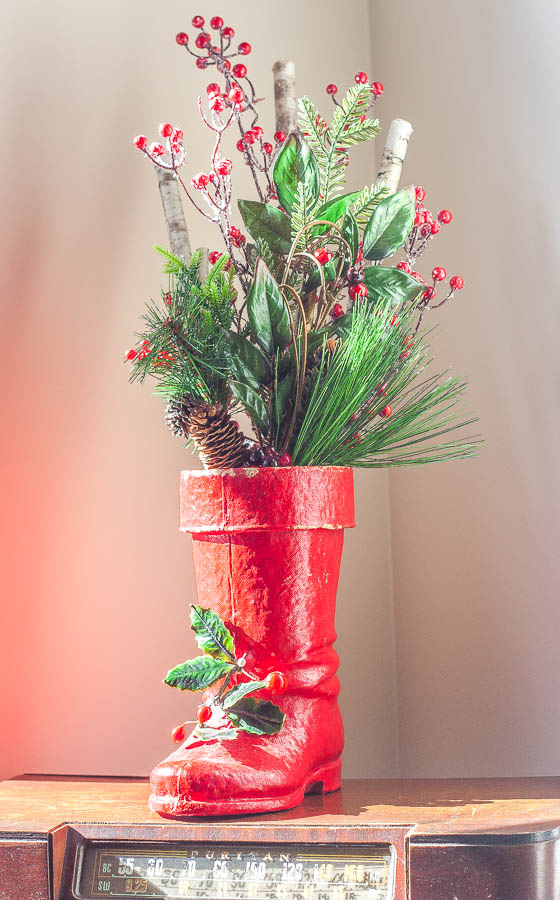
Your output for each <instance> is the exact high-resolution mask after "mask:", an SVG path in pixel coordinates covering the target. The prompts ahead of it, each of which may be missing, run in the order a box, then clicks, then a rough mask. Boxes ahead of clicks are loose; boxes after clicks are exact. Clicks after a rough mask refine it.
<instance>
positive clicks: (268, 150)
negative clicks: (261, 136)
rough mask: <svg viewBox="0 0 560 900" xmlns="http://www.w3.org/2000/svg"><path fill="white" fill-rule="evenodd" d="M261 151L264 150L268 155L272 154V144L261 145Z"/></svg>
mask: <svg viewBox="0 0 560 900" xmlns="http://www.w3.org/2000/svg"><path fill="white" fill-rule="evenodd" d="M263 150H264V152H265V153H269V154H270V153H272V151H273V150H274V147H273V146H272V144H269V143H268V141H267V142H266V144H263Z"/></svg>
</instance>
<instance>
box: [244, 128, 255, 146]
mask: <svg viewBox="0 0 560 900" xmlns="http://www.w3.org/2000/svg"><path fill="white" fill-rule="evenodd" d="M243 140H244V141H245V143H246V144H254V143H255V135H254V134H253V132H252V131H251V130H249V131H246V132H245V134H244V135H243Z"/></svg>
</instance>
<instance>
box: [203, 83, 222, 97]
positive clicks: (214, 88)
mask: <svg viewBox="0 0 560 900" xmlns="http://www.w3.org/2000/svg"><path fill="white" fill-rule="evenodd" d="M206 93H207V94H219V93H220V85H219V84H216V82H215V81H212V82H211V83H210V84H209V85H208V86H207V88H206Z"/></svg>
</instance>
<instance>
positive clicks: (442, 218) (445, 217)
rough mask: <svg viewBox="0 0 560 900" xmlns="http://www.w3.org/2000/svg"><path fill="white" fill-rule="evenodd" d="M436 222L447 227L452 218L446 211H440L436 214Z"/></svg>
mask: <svg viewBox="0 0 560 900" xmlns="http://www.w3.org/2000/svg"><path fill="white" fill-rule="evenodd" d="M437 217H438V222H441V224H442V225H449V223H450V222H451V220H452V218H453V216H452V214H451V212H450V211H449V210H448V209H440V211H439V212H438V214H437Z"/></svg>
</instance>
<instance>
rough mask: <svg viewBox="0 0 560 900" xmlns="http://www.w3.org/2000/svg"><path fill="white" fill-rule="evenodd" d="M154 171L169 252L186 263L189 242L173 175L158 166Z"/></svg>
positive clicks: (188, 258) (178, 192)
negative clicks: (167, 237)
mask: <svg viewBox="0 0 560 900" xmlns="http://www.w3.org/2000/svg"><path fill="white" fill-rule="evenodd" d="M154 168H155V170H156V175H157V180H158V187H159V193H160V196H161V203H162V206H163V214H164V216H165V224H166V225H167V233H168V234H169V245H170V247H171V252H172V253H174V254H175V256H178V257H179V259H184V261H185V262H186V263H188V262H189V261H190V258H191V253H192V251H191V242H190V240H189V232H188V229H187V223H186V221H185V214H184V212H183V204H182V202H181V191H180V188H179V182H178V180H177V177H176V176H175V173H174V172H172V171H169V170H168V169H162V168H161V167H160V166H154Z"/></svg>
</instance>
